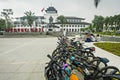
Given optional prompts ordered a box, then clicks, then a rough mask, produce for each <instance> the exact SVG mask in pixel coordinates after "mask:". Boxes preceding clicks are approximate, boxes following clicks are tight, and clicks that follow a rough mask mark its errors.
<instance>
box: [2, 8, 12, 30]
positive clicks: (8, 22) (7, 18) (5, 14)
mask: <svg viewBox="0 0 120 80" xmlns="http://www.w3.org/2000/svg"><path fill="white" fill-rule="evenodd" d="M1 14H2V16H3V17H4V18H5V25H6V28H8V27H13V25H12V23H11V22H12V21H11V19H10V16H9V15H13V11H12V9H3V11H2V12H1Z"/></svg>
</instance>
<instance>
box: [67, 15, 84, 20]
mask: <svg viewBox="0 0 120 80" xmlns="http://www.w3.org/2000/svg"><path fill="white" fill-rule="evenodd" d="M65 18H66V19H80V20H85V19H84V18H79V17H74V16H65Z"/></svg>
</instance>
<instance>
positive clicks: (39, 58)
mask: <svg viewBox="0 0 120 80" xmlns="http://www.w3.org/2000/svg"><path fill="white" fill-rule="evenodd" d="M56 44H57V38H0V80H43V78H44V67H45V63H46V62H47V61H48V60H49V59H48V58H47V56H46V55H47V54H51V53H52V51H53V50H54V49H55V47H56V46H57V45H56ZM85 45H87V46H93V43H85ZM95 55H96V56H101V57H106V58H108V59H109V60H110V62H109V65H113V66H117V67H118V68H119V69H120V64H119V62H120V57H117V56H115V55H113V54H110V53H108V52H106V51H104V50H102V49H100V48H98V47H96V53H95Z"/></svg>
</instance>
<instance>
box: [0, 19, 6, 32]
mask: <svg viewBox="0 0 120 80" xmlns="http://www.w3.org/2000/svg"><path fill="white" fill-rule="evenodd" d="M1 29H5V20H4V19H0V30H1Z"/></svg>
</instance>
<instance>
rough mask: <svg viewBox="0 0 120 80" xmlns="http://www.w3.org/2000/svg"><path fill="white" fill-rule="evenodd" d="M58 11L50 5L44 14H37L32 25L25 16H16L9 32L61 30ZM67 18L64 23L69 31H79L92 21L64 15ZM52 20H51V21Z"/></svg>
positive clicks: (64, 26)
mask: <svg viewBox="0 0 120 80" xmlns="http://www.w3.org/2000/svg"><path fill="white" fill-rule="evenodd" d="M58 16H59V15H58V11H57V10H56V9H55V8H54V7H53V6H50V7H48V8H47V9H46V10H45V13H44V16H36V20H35V21H34V22H33V25H32V27H30V26H29V25H28V22H27V19H26V18H25V17H16V18H14V20H13V23H14V28H12V29H8V30H7V31H8V32H29V31H30V32H43V31H44V32H46V31H60V30H61V29H62V26H61V25H62V24H61V23H59V22H58V20H57V17H58ZM64 17H65V18H66V20H67V23H66V24H63V28H64V29H65V30H66V31H67V32H79V31H80V28H85V27H88V26H89V25H90V23H87V22H84V20H85V19H84V18H79V17H74V16H64ZM50 21H51V22H50Z"/></svg>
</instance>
